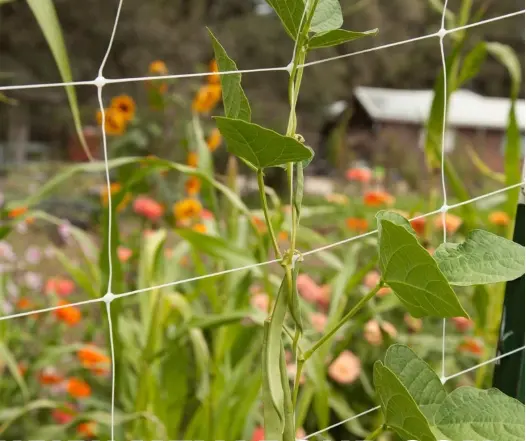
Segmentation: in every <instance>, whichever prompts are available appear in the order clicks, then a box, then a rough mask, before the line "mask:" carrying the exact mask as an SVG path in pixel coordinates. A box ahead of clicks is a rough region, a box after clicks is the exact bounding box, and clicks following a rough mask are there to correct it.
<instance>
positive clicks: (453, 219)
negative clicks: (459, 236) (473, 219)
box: [434, 213, 462, 234]
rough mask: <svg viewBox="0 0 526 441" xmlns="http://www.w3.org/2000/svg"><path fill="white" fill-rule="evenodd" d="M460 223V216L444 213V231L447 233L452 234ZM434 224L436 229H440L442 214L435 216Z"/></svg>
mask: <svg viewBox="0 0 526 441" xmlns="http://www.w3.org/2000/svg"><path fill="white" fill-rule="evenodd" d="M460 225H462V218H460V217H458V216H455V215H454V214H450V213H446V231H447V232H448V234H453V233H454V232H455V231H457V230H458V229H459V227H460ZM434 226H435V228H436V229H437V230H442V228H443V225H442V214H439V215H438V216H436V217H435V222H434Z"/></svg>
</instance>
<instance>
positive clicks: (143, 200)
mask: <svg viewBox="0 0 526 441" xmlns="http://www.w3.org/2000/svg"><path fill="white" fill-rule="evenodd" d="M133 210H134V211H135V213H137V214H139V215H141V216H144V217H146V218H148V219H150V220H152V221H156V220H158V219H159V218H160V217H161V216H162V215H163V213H164V208H163V206H162V205H161V204H159V202H157V201H154V200H153V199H151V198H149V197H146V196H139V197H138V198H137V199H135V201H134V202H133Z"/></svg>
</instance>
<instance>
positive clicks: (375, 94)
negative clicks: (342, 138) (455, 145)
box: [354, 87, 525, 130]
mask: <svg viewBox="0 0 526 441" xmlns="http://www.w3.org/2000/svg"><path fill="white" fill-rule="evenodd" d="M354 94H355V96H356V98H357V99H358V100H359V101H360V103H361V104H362V105H363V106H364V108H365V110H366V111H367V113H368V114H369V115H370V116H371V118H373V119H374V120H377V121H399V122H409V123H415V124H422V125H423V124H425V122H426V121H427V118H428V115H429V109H430V107H431V102H432V99H433V91H431V90H397V89H383V88H377V87H357V88H356V89H355V91H354ZM509 108H510V100H509V98H490V97H485V96H482V95H479V94H477V93H475V92H471V91H469V90H463V89H461V90H458V91H456V92H454V93H453V95H452V97H451V98H450V103H449V115H448V117H449V118H448V119H449V124H450V125H452V126H457V127H474V128H475V127H479V128H488V129H489V128H491V129H501V130H506V127H507V124H508V112H509ZM515 108H516V112H517V122H518V125H519V128H520V129H521V130H524V118H525V111H524V100H517V104H516V106H515Z"/></svg>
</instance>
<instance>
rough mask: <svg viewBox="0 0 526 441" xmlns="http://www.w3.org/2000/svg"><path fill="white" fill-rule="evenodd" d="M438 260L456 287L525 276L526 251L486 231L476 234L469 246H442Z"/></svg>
mask: <svg viewBox="0 0 526 441" xmlns="http://www.w3.org/2000/svg"><path fill="white" fill-rule="evenodd" d="M434 257H435V260H436V261H437V263H438V267H439V268H440V270H441V271H442V273H443V274H444V275H445V276H446V277H447V279H448V281H449V283H451V284H452V285H458V286H470V285H485V284H488V283H498V282H507V281H509V280H514V279H517V278H518V277H520V276H522V275H523V274H524V247H523V246H522V245H519V244H517V243H515V242H512V241H511V240H508V239H505V238H504V237H501V236H497V235H496V234H493V233H490V232H489V231H484V230H473V231H472V232H470V233H469V235H468V237H467V238H466V241H465V242H462V243H459V244H453V243H444V244H442V245H440V246H439V247H438V248H437V250H436V251H435V256H434Z"/></svg>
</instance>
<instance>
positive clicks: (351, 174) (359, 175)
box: [345, 167, 373, 184]
mask: <svg viewBox="0 0 526 441" xmlns="http://www.w3.org/2000/svg"><path fill="white" fill-rule="evenodd" d="M345 176H346V178H347V179H348V180H349V181H357V182H361V183H362V184H366V183H368V182H370V181H371V178H372V177H373V174H372V172H371V170H369V169H368V168H362V167H357V168H350V169H349V170H347V173H345Z"/></svg>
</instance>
